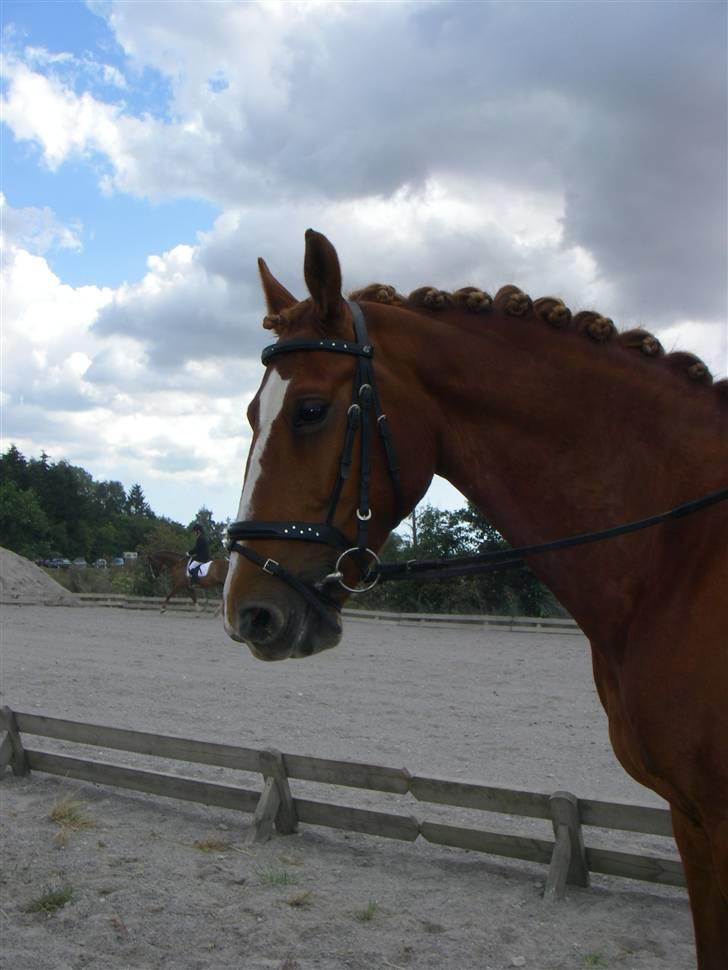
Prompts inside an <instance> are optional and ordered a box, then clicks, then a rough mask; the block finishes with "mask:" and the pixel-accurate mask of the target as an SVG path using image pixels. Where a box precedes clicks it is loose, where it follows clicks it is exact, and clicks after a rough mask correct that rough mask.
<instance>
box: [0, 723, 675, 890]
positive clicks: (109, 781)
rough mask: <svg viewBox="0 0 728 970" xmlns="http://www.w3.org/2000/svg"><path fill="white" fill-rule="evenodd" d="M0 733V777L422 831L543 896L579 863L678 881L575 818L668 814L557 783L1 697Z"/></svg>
mask: <svg viewBox="0 0 728 970" xmlns="http://www.w3.org/2000/svg"><path fill="white" fill-rule="evenodd" d="M0 732H5V734H4V737H3V739H2V741H0V777H1V776H2V774H3V773H4V772H5V769H6V767H7V766H10V768H11V769H12V771H13V772H14V773H15V774H27V773H28V772H29V771H43V772H47V773H49V774H55V775H62V776H64V777H66V776H67V777H71V778H77V779H81V780H83V781H89V782H94V783H96V784H102V785H111V786H116V787H119V788H127V789H132V790H135V791H141V792H147V793H151V794H154V795H163V796H166V797H169V798H178V799H182V800H186V801H193V802H200V803H203V804H206V805H214V806H217V807H221V808H227V809H233V810H236V811H241V812H249V813H253V815H254V819H253V828H252V837H253V838H254V839H255V840H257V841H261V840H264V839H267V838H269V837H270V835H271V832H272V829H273V827H274V826H275V828H276V829H277V830H278V832H279V833H282V834H285V833H289V832H293V831H295V829H296V826H297V825H298V823H299V822H301V823H307V824H309V825H319V826H326V827H329V828H337V829H344V830H347V831H353V832H361V833H365V834H367V835H376V836H381V837H384V838H392V839H400V840H404V841H408V842H413V841H414V840H415V839H417V838H418V837H422V838H424V839H425V840H426V841H428V842H432V843H436V844H438V845H446V846H451V847H455V848H462V849H469V850H473V851H477V852H486V853H489V854H491V855H498V856H505V857H507V858H515V859H523V860H526V861H530V862H538V863H541V864H543V865H546V866H548V867H549V871H548V876H547V880H546V889H545V895H546V896H547V897H550V898H562V897H563V895H564V892H565V887H566V885H567V883H572V884H576V885H583V886H586V885H588V884H589V873H590V872H598V873H603V874H606V875H613V876H622V877H625V878H630V879H639V880H643V881H647V882H656V883H662V884H664V885H670V886H684V885H685V879H684V874H683V870H682V866H681V864H680V862H679V860H678V859H677V858H674V857H673V858H670V857H667V856H666V857H658V856H641V855H636V854H633V853H628V852H620V851H615V850H610V849H604V848H590V847H588V846H585V845H584V826H587V827H591V826H597V827H599V828H603V829H615V830H621V831H627V832H638V833H642V834H645V835H656V836H665V837H671V836H672V826H671V822H670V814H669V812H668V811H667V810H666V809H662V808H653V807H651V806H646V805H628V804H620V803H616V802H601V801H595V800H592V799H578V798H576V797H575V796H574V795H572V794H570V793H569V792H554V793H553V794H550V795H549V794H545V793H538V792H528V791H517V790H510V789H505V788H496V787H493V786H488V785H481V784H475V783H465V782H459V781H448V780H446V779H442V778H429V777H426V776H422V775H412V774H410V772H409V771H407V769H406V768H391V767H386V766H381V765H372V764H366V763H363V762H356V761H336V760H330V759H324V758H314V757H308V756H304V755H298V754H282V753H281V752H279V751H275V750H273V749H256V748H244V747H238V746H236V745H230V744H221V743H218V742H212V741H197V740H192V739H189V738H177V737H172V736H168V735H158V734H151V733H147V732H144V731H134V730H129V729H124V728H114V727H105V726H102V725H98V724H86V723H82V722H78V721H69V720H64V719H62V718H56V717H47V716H45V715H40V714H26V713H22V712H19V711H18V712H13V711H11V710H10V709H9V708H7V707H5V708H2V709H0ZM26 736H31V737H41V738H46V739H53V740H58V741H64V742H69V743H72V744H81V745H91V746H94V747H99V748H104V749H111V750H118V751H125V752H130V753H134V754H141V755H148V756H153V757H157V758H162V759H167V760H173V761H181V762H187V763H189V764H195V763H196V764H204V765H212V766H216V767H223V768H229V769H234V770H238V771H244V772H252V773H258V774H260V775H261V779H262V781H261V787H260V788H247V787H242V786H240V785H237V784H227V783H225V784H223V783H219V782H210V781H206V780H203V779H200V778H194V777H188V776H187V775H181V774H177V773H173V772H171V771H156V770H154V771H152V770H148V769H146V768H144V769H142V768H136V767H129V766H128V765H122V764H118V763H114V762H111V761H108V760H105V761H97V760H95V759H93V758H89V757H85V756H79V755H74V754H67V753H58V752H53V751H48V750H44V749H43V748H42V747H41V748H36V747H34V746H29V744H28V742H27V740H26ZM290 779H297V780H301V781H307V782H315V783H319V784H324V785H329V786H338V787H345V788H358V789H369V790H371V791H377V792H386V793H389V794H394V795H400V796H410V797H411V798H414V799H415V800H416V801H417V802H418V803H430V804H440V805H449V806H453V807H459V808H470V809H473V808H474V809H479V810H482V811H485V812H494V813H501V814H506V815H511V816H519V817H525V818H540V819H547V820H550V822H551V824H552V828H553V832H554V840H553V841H550V840H547V839H538V838H532V837H530V836H525V835H508V834H503V833H499V832H489V831H487V830H485V829H481V828H469V827H465V826H460V825H452V824H447V823H443V822H438V821H432V820H428V819H422V820H420V819H418V818H416V817H415V816H414V815H410V814H402V813H393V812H385V811H379V810H373V809H364V808H355V807H351V806H345V805H338V804H336V803H334V802H331V801H317V800H312V799H309V798H301V797H294V796H293V795H292V794H291V790H290V786H289V780H290ZM410 806H411V802H410ZM408 807H409V806H408Z"/></svg>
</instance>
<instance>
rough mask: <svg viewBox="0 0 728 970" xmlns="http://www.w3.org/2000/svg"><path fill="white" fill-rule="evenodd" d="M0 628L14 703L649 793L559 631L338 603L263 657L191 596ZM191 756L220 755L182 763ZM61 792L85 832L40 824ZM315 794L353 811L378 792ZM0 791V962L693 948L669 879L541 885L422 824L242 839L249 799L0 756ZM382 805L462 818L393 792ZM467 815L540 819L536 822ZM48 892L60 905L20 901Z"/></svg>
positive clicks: (465, 771)
mask: <svg viewBox="0 0 728 970" xmlns="http://www.w3.org/2000/svg"><path fill="white" fill-rule="evenodd" d="M0 631H1V647H2V653H1V657H2V659H1V668H0V673H1V675H2V679H1V682H0V704H6V705H8V706H9V707H11V708H14V709H16V710H20V711H26V712H37V713H43V714H50V715H55V716H59V717H67V718H71V719H76V720H88V721H91V722H96V723H101V724H108V725H114V726H118V727H127V728H135V729H139V730H147V731H155V732H158V733H164V734H173V735H178V736H185V737H191V738H199V739H205V740H216V741H223V742H229V743H233V744H241V745H244V746H251V747H264V746H274V747H277V748H279V749H281V750H282V751H284V752H290V753H300V754H310V755H317V756H320V757H331V758H349V759H352V760H357V761H369V762H373V763H375V764H381V765H392V766H395V767H406V768H408V769H409V770H410V771H411V772H413V773H414V772H419V773H423V774H429V775H433V776H438V777H444V778H454V779H461V780H469V781H480V782H483V783H486V784H493V785H500V786H504V787H512V788H521V789H527V790H531V791H544V792H552V791H555V790H557V789H567V790H569V791H571V792H573V793H574V794H576V795H578V796H582V797H594V798H601V799H605V800H618V801H628V802H637V803H641V804H651V805H659V804H661V803H660V801H659V799H658V798H657V796H655V795H653V794H652V793H651V792H649V791H647V790H646V789H643V788H641V787H640V786H638V785H637V784H636V783H635V782H633V781H632V780H631V779H630V778H629V777H628V776H627V775H626V774H625V773H624V771H623V770H622V768H621V767H620V766H619V765H618V763H617V762H616V759H615V757H614V755H613V754H612V751H611V748H610V747H609V742H608V738H607V726H606V720H605V717H604V714H603V712H602V710H601V708H600V707H599V704H598V700H597V697H596V692H595V689H594V685H593V682H592V677H591V663H590V657H589V651H588V647H587V645H586V641H585V640H584V638H583V637H582V636H580V635H577V634H574V635H568V634H552V635H547V634H538V633H524V634H519V633H509V632H500V631H493V630H487V629H480V630H477V629H464V630H460V629H457V628H453V627H449V628H440V629H426V630H425V629H421V628H419V627H417V626H398V625H394V624H389V623H384V622H363V621H349V622H348V623H347V629H346V634H345V638H344V641H343V642H342V644H341V645H340V646H339V647H338V648H336V649H335V650H333V651H328V652H326V653H324V654H319V655H317V656H316V657H313V658H309V659H307V660H303V661H288V662H285V663H282V664H263V663H260V662H259V661H256V660H254V659H253V657H252V656H251V655H250V654H249V653H248V652H247V650H245V649H244V648H241V647H240V646H239V645H237V644H234V643H233V642H232V641H231V640H229V639H228V638H227V637H226V636H225V634H224V632H223V630H222V626H221V621H220V620H219V619H217V620H215V619H213V618H212V617H211V616H209V615H208V616H201V617H199V618H198V617H196V616H194V615H190V614H175V613H169V614H166V615H164V616H159V615H157V614H156V613H149V612H140V611H133V610H122V609H102V608H92V607H75V608H67V607H61V606H55V607H49V606H33V605H24V606H11V605H5V606H3V607H2V621H1V625H0ZM36 743H38V744H40V742H39V741H37V742H36ZM46 744H47V745H48V746H50V745H51V744H52V743H51V742H44V745H46ZM114 758H115V760H123V759H124V758H126V759H127V760H128V762H129V763H133V764H138V763H142V762H143V759H141V758H140V757H139V756H134V755H122V754H121V753H116V754H115V755H114ZM167 767H168V766H167ZM198 770H199V771H201V772H203V773H204V772H207V774H206V775H204V774H203V776H204V777H210V778H213V779H217V778H219V777H221V776H222V774H223V770H222V769H215V768H205V767H199V768H198V769H194V770H193V769H191V768H189V767H187V769H186V772H185V773H187V774H192V773H193V771H198ZM292 787H293V788H294V795H295V794H296V787H295V784H294V783H292ZM317 797H318V794H317ZM69 798H70V799H72V800H75V801H77V802H80V803H81V808H82V811H83V812H84V813H85V814H86V816H87V819H88V821H89V823H90V825H91V826H92V827H88V828H82V829H79V830H68V829H66V830H63V829H62V828H61V827H60V826H59V824H57V823H56V822H54V821H52V820H51V819H50V817H49V816H50V813H51V812H52V810H53V809H54V807H55V808H57V807H58V806H59V803H61V804H63V800H64V799H69ZM335 798H336V800H337V801H339V802H347V803H349V804H352V805H358V806H368V807H372V806H377V805H378V804H380V803H381V801H382V800H386V799H388V798H393V796H385V795H381V796H378V795H376V794H374V793H366V792H357V791H353V790H346V789H339V790H338V791H337V792H336V795H335ZM0 799H1V801H2V832H1V833H0V834H1V839H2V841H1V843H0V860H1V862H2V869H1V874H0V894H1V895H0V928H1V929H2V933H0V966H2V967H3V968H7V970H11V968H12V970H80V968H88V970H264V968H272V970H313V968H317V970H318V968H320V970H346V968H351V970H380V968H381V970H385V968H395V970H397V968H407V970H426V968H427V970H430V968H431V970H488V968H491V970H506V968H510V967H527V968H536V970H556V968H559V970H561V968H564V970H577V968H579V970H581V968H586V967H601V968H624V970H658V968H659V970H666V968H669V970H687V968H690V967H693V966H694V951H693V944H692V927H691V923H690V917H689V911H688V904H687V897H686V894H685V892H684V891H682V890H677V889H670V888H663V887H659V886H653V885H651V884H647V883H640V882H635V881H630V880H626V879H616V878H607V877H599V876H593V878H592V886H591V887H590V888H589V889H575V888H569V891H568V894H567V899H566V900H565V901H563V902H561V903H547V902H545V901H544V900H543V898H542V892H543V886H544V881H545V876H546V870H545V868H544V867H542V866H539V865H537V864H530V863H519V862H517V861H511V860H505V859H498V858H495V857H491V856H485V855H481V854H478V853H472V852H465V851H462V850H454V849H453V850H449V849H444V848H438V847H436V846H432V845H428V844H427V843H426V842H423V841H422V840H421V839H419V840H417V841H416V842H414V843H411V844H410V843H401V842H395V841H390V840H386V839H378V838H375V837H369V836H360V835H356V834H345V833H343V832H337V831H335V830H332V829H325V828H314V827H312V826H301V827H300V831H299V833H297V834H296V835H293V836H287V837H284V836H274V838H273V839H272V840H271V841H270V842H269V843H267V844H264V845H254V844H250V843H249V842H248V841H247V839H248V836H249V833H250V823H251V816H249V815H239V814H236V813H234V812H231V811H225V810H213V809H208V808H205V807H204V806H197V805H193V804H190V803H184V802H179V801H173V800H171V799H166V798H160V797H154V796H145V795H139V794H134V793H127V792H124V791H122V790H120V789H111V788H103V787H99V786H94V785H90V784H85V783H81V782H77V781H73V780H72V779H61V778H56V777H51V776H48V775H43V774H35V775H33V776H31V777H30V778H15V777H13V776H12V775H10V774H6V775H5V777H4V778H3V779H2V781H0ZM401 801H402V800H401V799H400V802H401ZM386 804H387V805H389V804H390V803H389V802H387V803H386ZM401 810H403V811H404V812H406V813H407V814H413V815H415V816H417V817H418V818H423V817H428V818H431V817H439V816H435V813H436V812H442V813H445V812H447V813H449V814H447V818H449V819H450V820H452V821H455V822H456V823H457V822H458V821H465V822H467V823H469V822H470V821H471V819H469V818H468V819H467V820H466V819H464V818H461V817H459V816H458V814H457V813H458V812H459V811H460V810H453V809H448V810H445V809H438V808H437V807H433V806H425V805H421V804H419V803H417V802H414V801H412V802H411V803H407V804H406V805H404V806H403V807H402V809H401ZM453 813H455V814H453ZM442 817H443V818H444V817H445V816H444V815H443V816H442ZM485 820H487V823H486V821H485ZM479 824H481V825H483V826H484V827H487V828H490V829H495V830H501V831H518V832H522V831H532V832H533V833H534V834H537V835H539V836H541V837H545V838H550V836H551V833H550V826H549V825H548V823H545V822H544V823H541V822H527V821H525V820H509V819H508V818H503V817H499V816H492V815H487V816H482V815H481V816H480V821H479ZM529 826H530V827H529ZM592 835H593V836H594V837H592ZM600 838H601V842H600V843H599V844H606V845H609V846H610V847H612V848H621V847H622V841H621V840H622V839H623V838H627V839H628V844H629V845H630V846H631V847H633V848H634V847H643V848H644V849H645V850H647V851H656V852H657V853H658V854H660V855H667V854H671V853H673V852H674V847H672V846H671V844H670V842H668V841H667V840H660V839H656V838H648V837H637V836H631V837H621V836H619V835H618V834H617V833H608V834H607V833H602V834H601V836H598V835H597V834H595V833H593V832H589V833H588V838H587V842H589V841H591V842H592V843H593V844H597V843H598V842H599V839H600ZM49 890H58V891H60V892H62V893H64V894H65V895H67V896H68V899H67V901H66V902H65V905H62V906H60V907H59V908H57V909H55V910H53V911H52V912H44V911H41V912H32V911H29V907H31V905H32V904H33V903H34V902H37V901H38V900H39V899H40V898H41V897H42V896H43V895H44V894H46V893H47V892H48V891H49ZM61 898H63V897H61Z"/></svg>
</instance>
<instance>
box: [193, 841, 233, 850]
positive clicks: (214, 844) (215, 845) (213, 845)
mask: <svg viewBox="0 0 728 970" xmlns="http://www.w3.org/2000/svg"><path fill="white" fill-rule="evenodd" d="M192 844H193V845H194V847H195V848H196V849H199V850H200V852H227V850H228V849H229V848H230V843H229V842H226V841H225V840H224V839H215V838H212V839H195V841H194V842H193V843H192Z"/></svg>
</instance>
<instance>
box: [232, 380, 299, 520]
mask: <svg viewBox="0 0 728 970" xmlns="http://www.w3.org/2000/svg"><path fill="white" fill-rule="evenodd" d="M287 386H288V381H284V380H283V378H282V377H280V375H279V374H278V373H277V372H276V371H274V370H271V371H270V372H269V374H268V380H267V381H266V382H265V387H264V388H263V390H262V392H261V395H260V410H259V414H258V425H259V427H258V437H257V438H256V440H255V445H254V447H253V450H252V452H251V453H250V459H249V461H248V473H247V475H246V477H245V483H244V485H243V493H242V495H241V496H240V506H239V508H238V521H239V522H242V521H245V520H246V519H252V518H254V516H255V513H254V511H253V494H254V492H255V486H256V485H257V484H258V479H259V478H260V474H261V471H262V468H263V454H264V452H265V449H266V446H267V444H268V439H269V438H270V433H271V429H272V428H273V424H274V422H275V420H276V418H277V417H278V415H279V414H280V413H281V409H282V407H283V401H284V400H285V397H286V388H287Z"/></svg>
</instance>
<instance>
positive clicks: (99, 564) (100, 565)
mask: <svg viewBox="0 0 728 970" xmlns="http://www.w3.org/2000/svg"><path fill="white" fill-rule="evenodd" d="M107 565H108V564H107V562H106V560H105V559H97V560H96V562H95V563H94V569H106V566H107Z"/></svg>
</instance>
